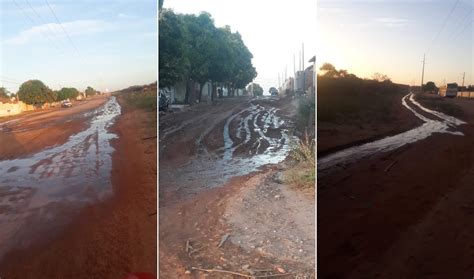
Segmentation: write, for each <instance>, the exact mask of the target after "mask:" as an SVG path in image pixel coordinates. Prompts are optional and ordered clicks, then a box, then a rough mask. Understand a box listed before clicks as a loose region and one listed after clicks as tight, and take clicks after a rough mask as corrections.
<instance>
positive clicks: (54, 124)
mask: <svg viewBox="0 0 474 279" xmlns="http://www.w3.org/2000/svg"><path fill="white" fill-rule="evenodd" d="M107 99H108V97H106V96H98V97H94V98H90V99H88V100H86V101H78V102H74V105H73V107H72V108H53V109H48V110H42V111H33V112H27V113H24V114H19V115H16V116H12V117H4V118H0V142H1V143H2V146H1V148H0V160H5V159H13V158H19V157H22V156H26V155H29V154H32V153H35V152H38V151H40V150H42V149H44V148H46V147H49V146H52V145H57V144H62V143H64V142H66V141H67V139H68V137H69V136H70V135H71V134H74V133H76V132H78V131H80V130H82V129H84V128H85V127H86V125H85V123H86V122H87V120H88V119H90V116H89V115H88V114H87V112H89V111H91V110H93V109H95V108H97V107H99V106H100V105H102V104H104V103H105V102H106V101H107Z"/></svg>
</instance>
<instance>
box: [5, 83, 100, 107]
mask: <svg viewBox="0 0 474 279" xmlns="http://www.w3.org/2000/svg"><path fill="white" fill-rule="evenodd" d="M80 94H81V92H79V90H77V89H76V88H73V87H63V88H61V89H60V90H52V89H51V88H49V87H48V86H47V85H45V84H44V83H43V82H42V81H40V80H28V81H25V82H24V83H22V84H21V85H20V88H19V90H18V92H17V93H11V92H8V91H6V89H3V90H1V91H0V96H6V97H9V98H12V97H15V98H16V97H17V98H18V99H19V101H22V102H24V103H26V104H28V105H34V106H41V105H43V104H46V103H54V102H60V101H64V100H67V99H68V100H75V99H76V98H77V97H78V96H79V95H80ZM85 94H86V95H87V96H93V95H96V94H98V92H97V91H96V90H95V89H93V88H92V87H87V89H86V92H85Z"/></svg>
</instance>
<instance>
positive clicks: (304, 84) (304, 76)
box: [301, 43, 306, 94]
mask: <svg viewBox="0 0 474 279" xmlns="http://www.w3.org/2000/svg"><path fill="white" fill-rule="evenodd" d="M301 58H302V59H301V63H302V65H303V94H305V93H306V71H305V68H304V43H302V44H301Z"/></svg>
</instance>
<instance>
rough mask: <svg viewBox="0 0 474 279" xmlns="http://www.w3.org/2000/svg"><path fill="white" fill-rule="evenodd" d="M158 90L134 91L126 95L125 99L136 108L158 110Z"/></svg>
mask: <svg viewBox="0 0 474 279" xmlns="http://www.w3.org/2000/svg"><path fill="white" fill-rule="evenodd" d="M156 97H157V94H156V91H145V92H133V93H126V94H125V95H124V99H125V101H126V102H127V103H128V104H129V105H130V106H132V107H134V108H139V109H146V110H156V109H157V99H156Z"/></svg>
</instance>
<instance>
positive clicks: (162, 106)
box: [158, 89, 171, 111]
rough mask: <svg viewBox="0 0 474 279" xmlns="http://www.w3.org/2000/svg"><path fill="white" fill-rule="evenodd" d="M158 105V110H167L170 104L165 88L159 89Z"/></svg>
mask: <svg viewBox="0 0 474 279" xmlns="http://www.w3.org/2000/svg"><path fill="white" fill-rule="evenodd" d="M159 101H160V103H159V107H158V109H159V110H160V111H166V110H168V107H169V105H170V104H171V98H170V97H169V96H168V94H166V93H165V90H162V89H160V99H159Z"/></svg>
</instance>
